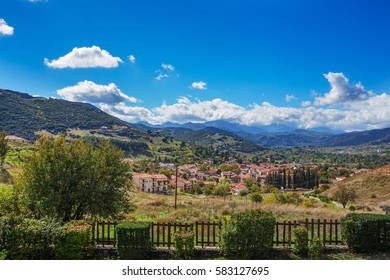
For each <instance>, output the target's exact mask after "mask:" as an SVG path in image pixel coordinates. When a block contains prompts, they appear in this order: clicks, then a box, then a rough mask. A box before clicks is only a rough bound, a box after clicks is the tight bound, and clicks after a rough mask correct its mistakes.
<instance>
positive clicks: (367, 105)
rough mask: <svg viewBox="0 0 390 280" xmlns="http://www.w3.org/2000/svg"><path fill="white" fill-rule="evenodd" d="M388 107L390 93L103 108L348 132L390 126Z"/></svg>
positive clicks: (155, 117)
mask: <svg viewBox="0 0 390 280" xmlns="http://www.w3.org/2000/svg"><path fill="white" fill-rule="evenodd" d="M306 105H309V104H306ZM388 108H390V95H388V94H386V93H383V94H382V95H376V96H373V97H371V98H369V99H367V100H361V101H357V102H354V103H353V104H351V105H350V106H347V107H344V108H341V109H332V108H322V107H313V106H311V107H300V108H292V107H277V106H273V105H272V104H270V103H268V102H263V103H262V104H261V105H259V104H252V105H250V106H248V107H242V106H238V105H236V104H234V103H231V102H228V101H226V100H222V99H219V98H217V99H213V100H207V101H200V100H195V101H193V100H190V99H189V98H187V97H180V98H179V99H178V100H177V102H176V103H174V104H171V105H168V104H166V103H165V102H164V103H163V104H162V105H161V106H159V107H155V108H152V109H147V108H143V107H132V106H127V105H125V104H117V105H105V106H104V107H102V109H103V110H104V111H106V112H107V113H110V114H113V115H115V116H116V117H118V118H121V119H123V120H126V121H130V122H137V121H146V122H149V123H151V124H161V123H164V122H168V121H170V122H178V123H185V122H188V121H191V122H205V121H215V120H226V121H230V122H236V123H240V124H244V125H270V124H273V123H279V124H285V125H290V126H294V127H297V128H305V129H310V128H315V127H324V126H325V127H330V128H332V129H340V130H347V131H351V130H364V129H373V128H384V127H390V110H388Z"/></svg>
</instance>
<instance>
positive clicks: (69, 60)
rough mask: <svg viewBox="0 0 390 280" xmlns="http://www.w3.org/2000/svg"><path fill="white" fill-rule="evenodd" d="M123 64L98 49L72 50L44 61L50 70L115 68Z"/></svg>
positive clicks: (95, 47)
mask: <svg viewBox="0 0 390 280" xmlns="http://www.w3.org/2000/svg"><path fill="white" fill-rule="evenodd" d="M120 62H123V61H122V59H120V58H119V57H113V56H112V55H111V54H110V53H109V52H108V51H106V50H102V49H101V48H100V47H97V46H92V47H82V48H74V49H73V50H72V51H71V52H70V53H68V54H66V55H64V56H62V57H60V58H58V59H53V60H52V61H49V60H48V59H47V58H45V59H44V63H45V64H46V65H47V66H49V67H52V68H59V69H63V68H96V67H103V68H115V67H118V65H119V63H120Z"/></svg>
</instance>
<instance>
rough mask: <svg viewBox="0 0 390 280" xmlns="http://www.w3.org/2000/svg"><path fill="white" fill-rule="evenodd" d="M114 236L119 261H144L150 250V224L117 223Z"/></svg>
mask: <svg viewBox="0 0 390 280" xmlns="http://www.w3.org/2000/svg"><path fill="white" fill-rule="evenodd" d="M116 236H117V244H116V245H117V250H118V255H119V258H120V259H122V260H126V259H130V260H132V259H146V257H147V255H148V253H149V250H150V249H151V241H150V223H147V222H123V223H119V224H118V225H117V226H116Z"/></svg>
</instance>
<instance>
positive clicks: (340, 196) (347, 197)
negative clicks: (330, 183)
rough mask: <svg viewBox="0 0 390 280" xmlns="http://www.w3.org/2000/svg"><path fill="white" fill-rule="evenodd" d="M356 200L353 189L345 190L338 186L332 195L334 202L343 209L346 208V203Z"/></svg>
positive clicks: (345, 188)
mask: <svg viewBox="0 0 390 280" xmlns="http://www.w3.org/2000/svg"><path fill="white" fill-rule="evenodd" d="M355 199H356V192H355V190H354V189H353V188H347V187H346V186H343V185H341V186H339V187H338V189H337V191H336V192H335V194H334V200H336V201H337V202H340V203H341V204H342V205H343V208H345V206H347V203H348V202H350V201H351V202H354V201H355Z"/></svg>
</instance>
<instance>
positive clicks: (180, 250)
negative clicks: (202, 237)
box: [174, 231, 195, 260]
mask: <svg viewBox="0 0 390 280" xmlns="http://www.w3.org/2000/svg"><path fill="white" fill-rule="evenodd" d="M194 236H195V234H194V232H193V231H179V232H176V233H175V234H174V237H175V249H176V250H175V257H176V258H177V259H184V260H187V259H190V258H191V257H192V255H193V253H194V247H195V241H194Z"/></svg>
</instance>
